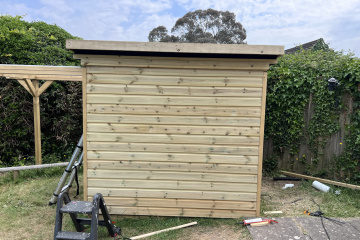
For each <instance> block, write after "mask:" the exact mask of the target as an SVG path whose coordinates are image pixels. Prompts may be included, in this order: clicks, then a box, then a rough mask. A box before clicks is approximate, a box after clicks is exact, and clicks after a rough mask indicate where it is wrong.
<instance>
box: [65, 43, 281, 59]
mask: <svg viewBox="0 0 360 240" xmlns="http://www.w3.org/2000/svg"><path fill="white" fill-rule="evenodd" d="M66 48H67V49H70V50H72V51H74V53H75V54H98V55H132V56H166V57H209V58H211V57H216V58H219V57H222V58H256V59H276V58H277V57H278V56H280V55H283V54H284V46H278V45H247V44H209V43H164V42H120V41H94V40H67V41H66Z"/></svg>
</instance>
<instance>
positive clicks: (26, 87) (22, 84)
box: [17, 79, 32, 95]
mask: <svg viewBox="0 0 360 240" xmlns="http://www.w3.org/2000/svg"><path fill="white" fill-rule="evenodd" d="M17 81H18V82H19V83H20V84H21V86H23V87H24V88H25V89H26V91H28V93H30V94H31V95H32V93H31V91H30V89H29V87H28V85H27V84H26V82H25V80H24V79H18V80H17Z"/></svg>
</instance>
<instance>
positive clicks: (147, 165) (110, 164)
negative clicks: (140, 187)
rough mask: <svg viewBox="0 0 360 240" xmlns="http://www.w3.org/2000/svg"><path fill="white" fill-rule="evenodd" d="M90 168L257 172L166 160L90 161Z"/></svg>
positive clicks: (246, 167)
mask: <svg viewBox="0 0 360 240" xmlns="http://www.w3.org/2000/svg"><path fill="white" fill-rule="evenodd" d="M88 169H93V170H97V169H102V170H146V171H174V172H201V173H210V172H216V173H241V174H257V166H253V165H229V164H209V163H207V164H206V163H192V162H190V163H164V162H141V161H136V162H132V161H131V160H129V161H126V160H121V161H89V162H88Z"/></svg>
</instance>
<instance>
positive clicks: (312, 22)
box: [0, 0, 360, 56]
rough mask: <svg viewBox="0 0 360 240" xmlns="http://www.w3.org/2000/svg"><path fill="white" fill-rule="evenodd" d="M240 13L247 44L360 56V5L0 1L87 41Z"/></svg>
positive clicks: (357, 0)
mask: <svg viewBox="0 0 360 240" xmlns="http://www.w3.org/2000/svg"><path fill="white" fill-rule="evenodd" d="M207 8H214V9H216V10H222V11H231V12H234V13H235V14H236V17H237V21H239V22H241V23H242V25H243V27H244V28H245V29H246V31H247V39H246V41H247V43H248V44H261V45H285V48H286V49H287V48H291V47H294V46H295V45H298V44H302V43H306V42H310V41H312V40H315V39H318V38H321V37H322V38H324V40H325V42H327V43H330V47H331V48H334V49H335V50H342V49H343V50H349V49H351V50H352V51H354V52H355V53H356V55H357V56H360V44H359V43H360V0H326V1H325V0H226V1H225V0H222V1H221V0H172V1H171V0H0V14H10V15H23V16H24V19H25V20H27V21H44V22H47V23H50V24H56V25H58V26H60V27H62V28H64V29H65V30H66V31H68V32H70V33H71V34H73V35H75V36H79V37H82V38H84V39H86V40H113V41H148V40H147V36H148V34H149V32H150V31H151V30H152V29H153V28H155V27H157V26H159V25H164V26H166V27H167V28H168V29H171V27H172V26H173V25H174V23H175V21H176V20H177V19H178V18H179V17H182V16H183V15H184V14H185V13H187V12H188V11H193V10H197V9H207Z"/></svg>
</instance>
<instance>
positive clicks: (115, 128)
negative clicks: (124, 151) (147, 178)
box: [87, 123, 260, 136]
mask: <svg viewBox="0 0 360 240" xmlns="http://www.w3.org/2000/svg"><path fill="white" fill-rule="evenodd" d="M259 131H260V130H259V127H236V126H234V127H220V126H219V127H216V128H209V127H207V126H204V127H202V126H174V125H155V124H154V125H145V124H122V123H88V124H87V132H88V133H92V132H98V133H99V132H100V133H110V132H112V133H146V134H150V133H151V134H180V135H181V134H183V135H223V136H259Z"/></svg>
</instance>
